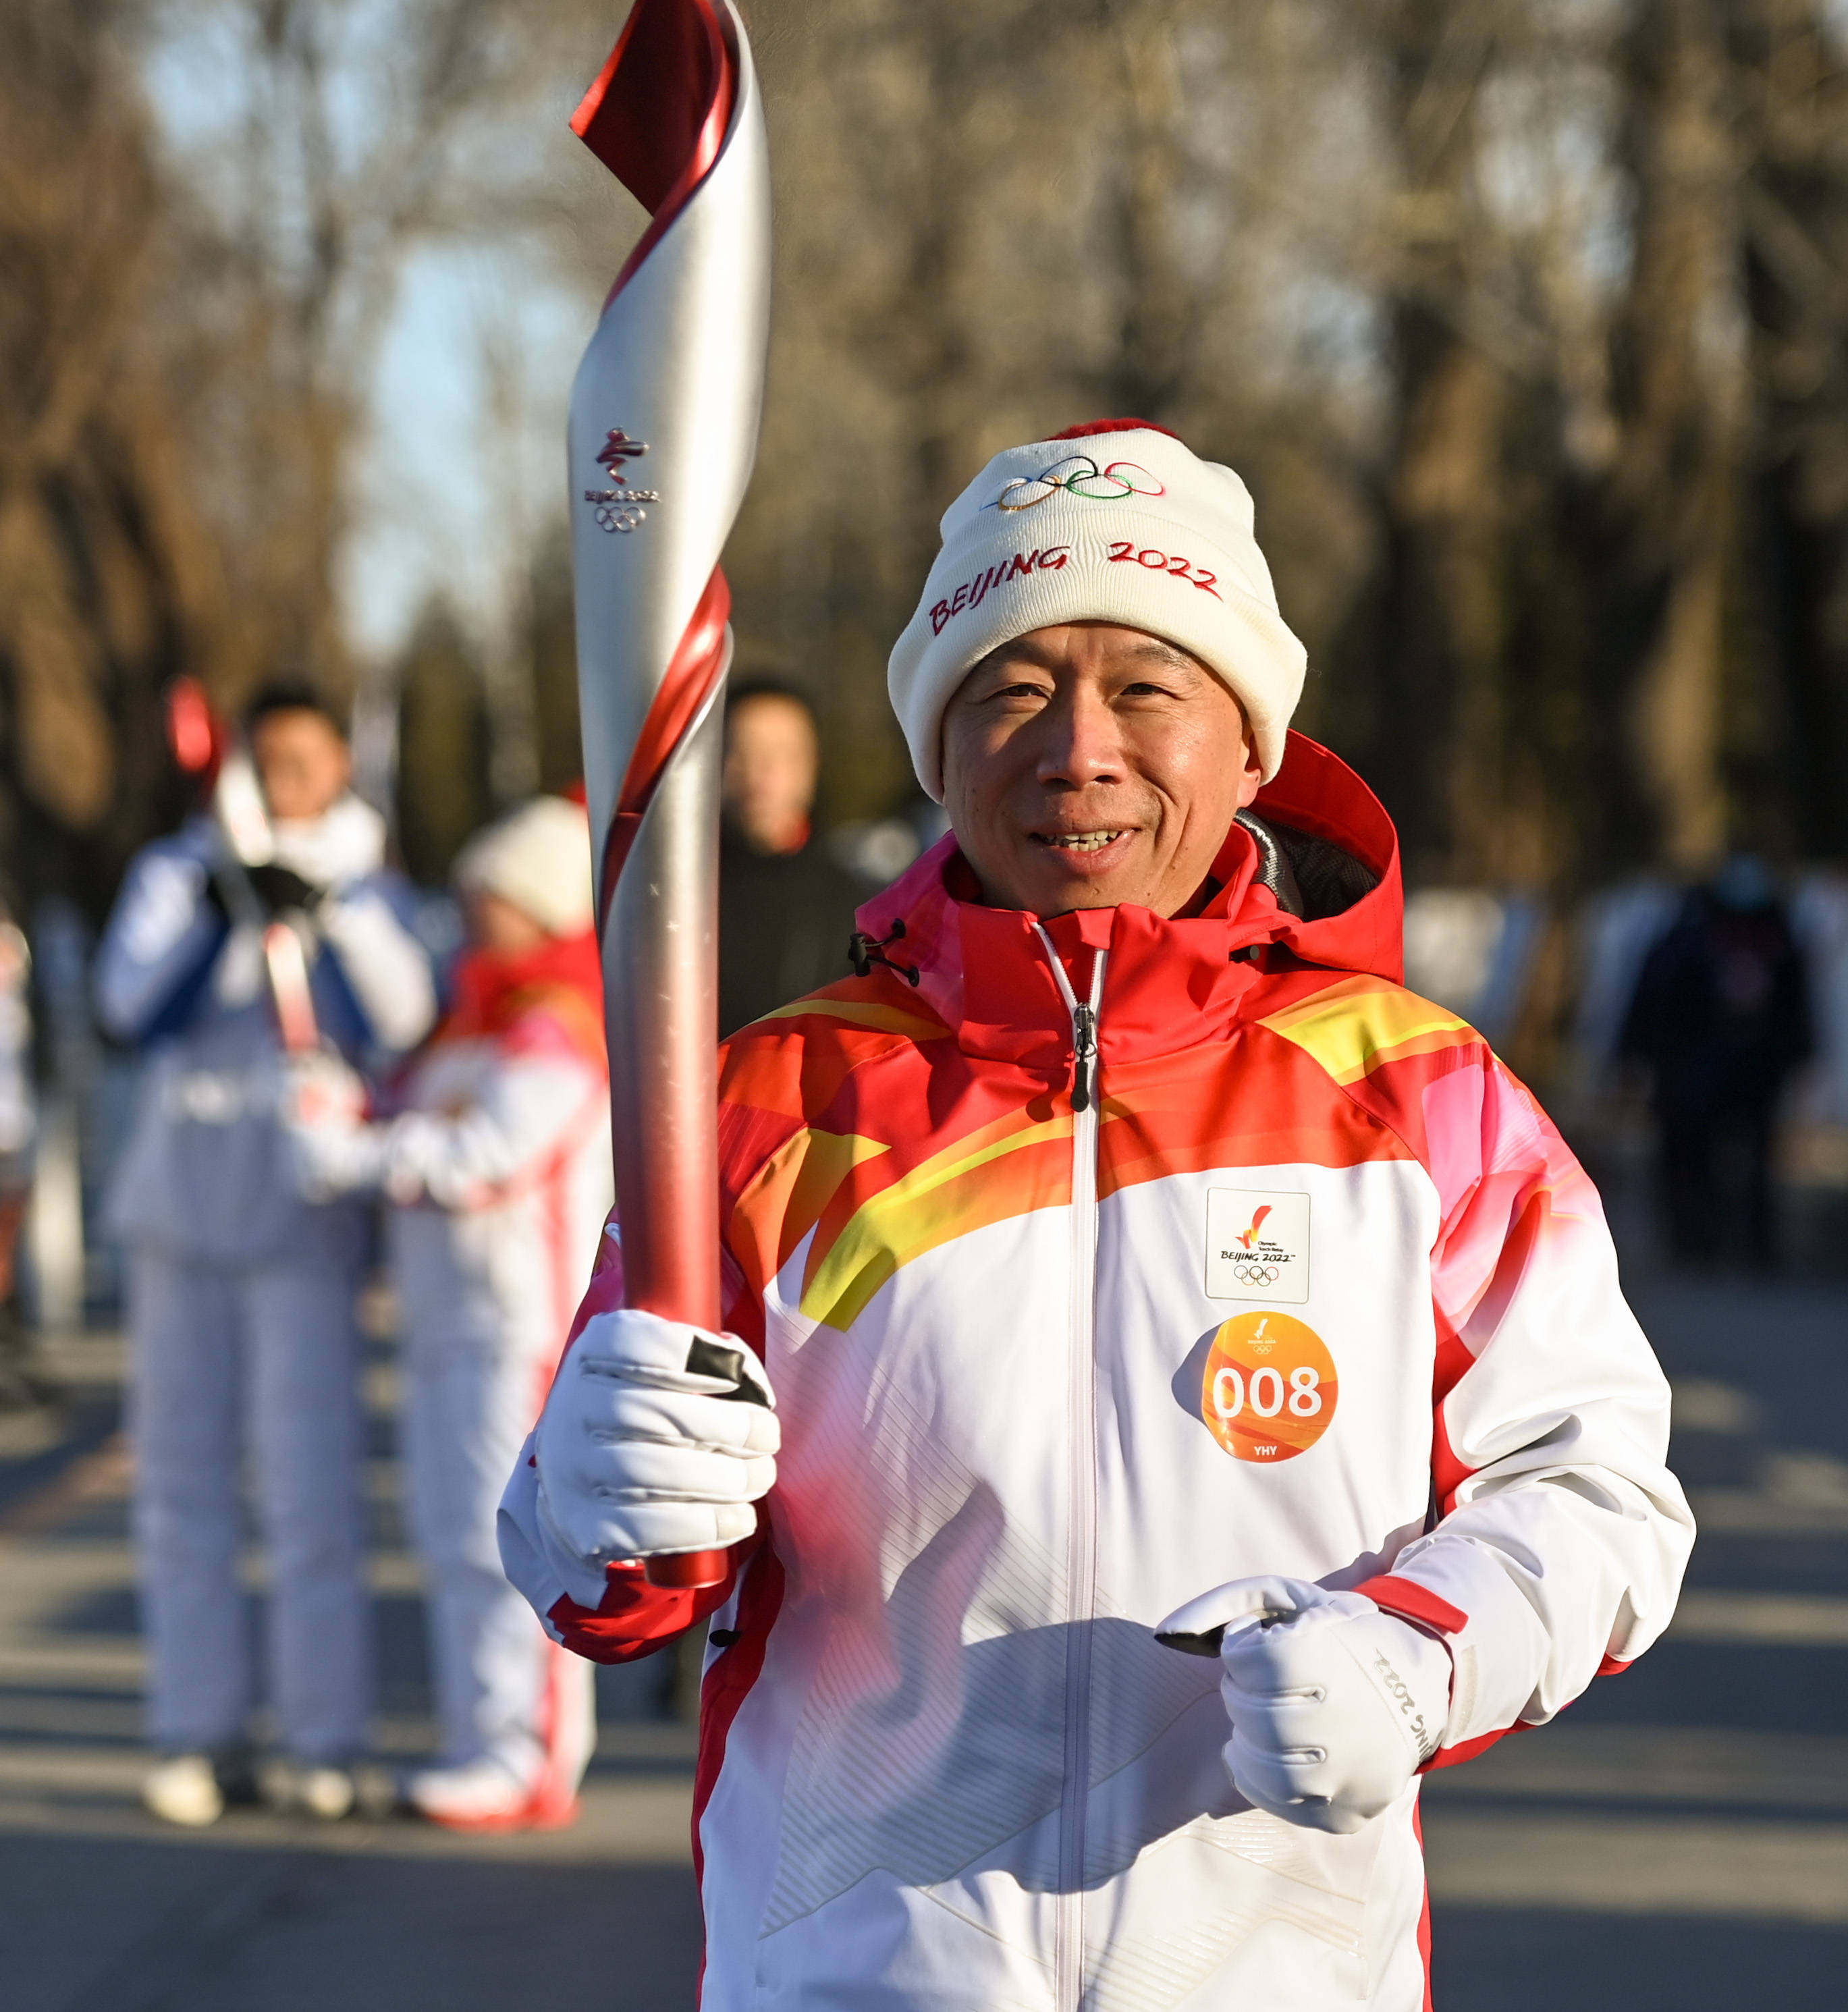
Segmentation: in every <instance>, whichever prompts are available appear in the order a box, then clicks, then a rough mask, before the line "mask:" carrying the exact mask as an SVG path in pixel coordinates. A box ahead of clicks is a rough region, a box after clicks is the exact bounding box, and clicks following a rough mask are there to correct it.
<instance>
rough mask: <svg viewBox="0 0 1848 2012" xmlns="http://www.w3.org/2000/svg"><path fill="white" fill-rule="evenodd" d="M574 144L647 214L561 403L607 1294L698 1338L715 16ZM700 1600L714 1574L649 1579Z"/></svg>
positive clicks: (744, 183)
mask: <svg viewBox="0 0 1848 2012" xmlns="http://www.w3.org/2000/svg"><path fill="white" fill-rule="evenodd" d="M571 123H572V127H573V130H574V131H575V132H576V134H578V135H579V137H580V138H581V139H582V140H583V141H584V143H585V144H587V146H588V147H589V148H590V149H591V151H592V152H594V154H595V155H597V157H598V159H599V160H600V161H601V162H603V164H604V165H605V166H606V167H607V168H608V169H609V170H610V172H611V173H612V174H614V175H615V177H616V178H617V179H618V180H619V181H620V182H622V184H623V186H624V187H626V188H627V189H628V190H629V191H630V193H631V194H633V196H634V197H635V198H636V199H637V202H640V204H641V205H643V207H644V209H647V210H648V212H649V213H650V220H649V223H648V228H647V229H646V230H645V231H644V233H643V234H642V237H641V238H640V241H639V242H638V243H637V244H636V246H635V248H634V249H633V251H631V252H630V255H629V256H628V258H627V259H626V260H625V261H624V262H623V267H622V269H621V270H620V271H619V273H617V275H616V279H615V284H614V285H613V286H612V287H611V289H610V291H609V295H608V298H607V299H606V301H605V303H604V307H603V312H602V316H601V319H600V320H599V322H598V326H597V330H596V333H595V334H594V336H593V337H591V340H590V346H589V348H587V350H586V351H585V354H584V359H583V362H582V363H581V364H580V366H579V369H578V375H577V381H576V384H575V385H574V387H573V392H572V400H571V421H570V438H569V456H570V481H571V511H572V531H573V555H574V562H575V576H576V592H577V637H578V690H579V698H580V712H581V714H582V719H583V737H584V772H585V781H586V792H587V801H588V806H589V809H590V818H591V829H592V832H593V833H594V835H595V844H596V858H597V864H598V890H597V891H598V909H597V913H598V932H599V936H600V939H601V944H602V950H603V975H604V1001H605V1023H606V1024H605V1033H606V1034H607V1036H608V1043H609V1054H610V1109H611V1118H612V1133H613V1143H614V1149H615V1179H616V1198H617V1207H618V1213H619V1218H620V1221H621V1225H622V1236H623V1274H624V1279H625V1291H626V1294H627V1296H628V1299H629V1302H630V1304H631V1305H632V1306H637V1307H647V1308H648V1310H649V1311H651V1312H655V1313H658V1314H660V1315H663V1316H664V1317H665V1318H669V1319H672V1320H680V1321H685V1322H690V1323H691V1324H694V1325H697V1326H701V1327H705V1328H715V1327H717V1326H718V1325H719V1318H720V1308H719V1161H718V1136H717V1126H716V1106H717V1083H716V1070H715V1051H716V1048H717V1046H718V1025H717V971H716V958H717V857H718V845H717V833H718V776H719V738H718V737H719V733H720V730H721V719H720V708H719V697H720V695H721V693H722V687H723V685H724V681H725V673H726V668H727V666H728V665H729V663H730V654H731V638H730V630H729V629H728V628H727V626H726V617H727V615H729V613H730V606H731V596H730V590H729V589H728V588H727V587H726V581H725V576H724V574H723V573H722V572H720V570H719V564H718V561H719V552H720V550H721V549H722V546H723V544H724V542H725V539H726V534H727V533H729V531H730V528H731V525H732V521H733V518H734V517H735V516H736V515H737V509H738V505H739V504H740V502H741V501H742V500H743V498H744V488H745V485H746V483H747V480H748V479H749V476H750V473H751V462H752V460H753V458H754V457H755V453H756V444H757V428H758V406H759V403H760V401H761V398H762V387H763V368H764V351H765V343H766V340H767V334H768V313H769V164H768V159H767V155H766V153H765V144H764V132H763V111H762V100H761V98H760V97H759V95H758V87H757V81H756V74H755V69H754V67H753V66H752V63H751V51H750V45H749V42H748V41H747V37H746V36H745V34H744V29H743V27H742V25H741V24H740V21H739V20H738V17H737V13H736V12H735V11H734V9H733V7H732V5H730V0H636V5H635V7H634V9H633V12H631V13H630V16H629V20H628V21H627V23H626V24H625V26H624V27H623V32H622V34H621V37H619V40H618V41H617V43H616V45H615V49H614V50H613V51H612V52H611V55H610V58H609V60H608V62H606V63H605V65H604V66H603V70H602V73H601V75H600V76H599V77H598V79H597V81H596V83H595V84H594V85H593V86H592V87H591V88H590V91H589V92H588V93H587V95H586V96H585V98H584V101H583V103H582V104H581V105H580V106H579V107H578V109H577V111H576V114H575V115H574V116H573V119H572V122H571ZM725 1571H726V1557H725V1554H724V1553H722V1552H690V1553H680V1554H672V1555H669V1556H666V1557H655V1558H651V1559H650V1560H649V1561H648V1573H649V1576H650V1578H651V1579H653V1580H654V1581H655V1582H656V1583H657V1584H662V1585H679V1586H700V1585H711V1584H714V1583H715V1582H718V1581H719V1580H720V1579H722V1578H723V1577H724V1575H725Z"/></svg>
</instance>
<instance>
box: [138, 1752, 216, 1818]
mask: <svg viewBox="0 0 1848 2012" xmlns="http://www.w3.org/2000/svg"><path fill="white" fill-rule="evenodd" d="M141 1800H142V1802H143V1803H144V1805H145V1806H146V1807H147V1809H148V1811H149V1812H150V1814H152V1815H155V1816H157V1817H159V1818H160V1820H161V1821H162V1823H170V1824H183V1825H184V1826H185V1827H186V1828H187V1829H188V1830H203V1829H204V1828H205V1826H206V1825H208V1824H215V1823H216V1822H217V1821H218V1820H219V1818H220V1817H222V1816H223V1814H224V1813H225V1798H224V1791H223V1789H220V1788H219V1785H218V1775H217V1774H216V1771H215V1770H214V1769H213V1768H212V1757H211V1755H210V1754H209V1753H175V1754H173V1755H171V1756H170V1757H169V1758H168V1759H166V1760H163V1761H162V1762H161V1764H159V1767H157V1768H152V1769H151V1770H150V1771H148V1774H147V1775H144V1777H143V1778H142V1781H141Z"/></svg>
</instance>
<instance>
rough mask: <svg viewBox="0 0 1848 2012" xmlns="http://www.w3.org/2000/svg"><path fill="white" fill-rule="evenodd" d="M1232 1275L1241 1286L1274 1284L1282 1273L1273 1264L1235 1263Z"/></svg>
mask: <svg viewBox="0 0 1848 2012" xmlns="http://www.w3.org/2000/svg"><path fill="white" fill-rule="evenodd" d="M1232 1275H1233V1279H1235V1280H1236V1282H1238V1283H1239V1284H1240V1285H1241V1286H1274V1285H1275V1284H1276V1282H1277V1281H1278V1279H1279V1278H1280V1277H1281V1276H1282V1274H1281V1273H1280V1272H1279V1271H1278V1269H1277V1268H1276V1266H1275V1265H1233V1268H1232Z"/></svg>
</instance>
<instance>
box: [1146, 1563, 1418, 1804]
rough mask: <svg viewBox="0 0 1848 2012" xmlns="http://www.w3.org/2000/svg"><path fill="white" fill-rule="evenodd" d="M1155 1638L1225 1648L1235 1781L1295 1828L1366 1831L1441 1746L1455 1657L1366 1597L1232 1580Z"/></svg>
mask: <svg viewBox="0 0 1848 2012" xmlns="http://www.w3.org/2000/svg"><path fill="white" fill-rule="evenodd" d="M1222 1630H1223V1631H1224V1632H1223V1634H1222V1633H1221V1632H1220V1631H1222ZM1155 1633H1156V1636H1157V1638H1158V1639H1159V1640H1161V1641H1163V1642H1165V1643H1168V1646H1170V1647H1173V1648H1185V1649H1188V1650H1193V1652H1194V1653H1200V1654H1206V1655H1211V1654H1212V1653H1215V1647H1216V1649H1217V1653H1218V1657H1219V1667H1220V1671H1221V1675H1220V1678H1219V1695H1220V1696H1222V1698H1223V1699H1224V1700H1225V1709H1226V1711H1227V1713H1228V1714H1229V1715H1230V1717H1231V1719H1232V1738H1231V1739H1230V1740H1229V1742H1228V1743H1227V1744H1226V1746H1225V1750H1224V1758H1225V1769H1226V1772H1227V1773H1228V1774H1229V1775H1231V1777H1232V1779H1233V1785H1234V1786H1235V1787H1236V1789H1237V1790H1238V1792H1239V1793H1240V1795H1241V1796H1243V1797H1244V1798H1245V1800H1247V1802H1248V1803H1251V1804H1252V1805H1253V1806H1254V1807H1256V1808H1258V1809H1261V1810H1268V1812H1269V1813H1270V1814H1271V1815H1272V1816H1274V1817H1281V1818H1283V1821H1285V1822H1286V1823H1293V1824H1301V1825H1306V1826H1307V1827H1308V1828H1310V1829H1312V1830H1325V1831H1334V1832H1350V1831H1357V1830H1358V1829H1360V1828H1361V1826H1362V1825H1364V1824H1366V1823H1368V1822H1371V1821H1372V1819H1373V1818H1375V1817H1376V1816H1378V1815H1379V1813H1380V1811H1381V1810H1383V1809H1385V1808H1386V1807H1387V1806H1388V1805H1389V1804H1390V1803H1393V1802H1394V1801H1396V1800H1397V1798H1398V1797H1399V1796H1400V1795H1401V1794H1403V1793H1404V1790H1405V1787H1406V1785H1407V1783H1408V1782H1410V1781H1411V1778H1412V1776H1413V1775H1415V1774H1416V1773H1417V1771H1418V1769H1419V1768H1421V1767H1422V1765H1423V1764H1424V1763H1425V1761H1427V1760H1429V1759H1430V1757H1432V1754H1433V1753H1436V1751H1437V1750H1438V1748H1439V1746H1441V1745H1442V1743H1443V1729H1444V1722H1445V1721H1446V1720H1447V1718H1449V1716H1450V1651H1449V1650H1447V1649H1446V1648H1445V1647H1444V1646H1443V1643H1441V1642H1440V1641H1439V1640H1437V1639H1435V1638H1434V1637H1433V1636H1429V1635H1427V1634H1425V1632H1423V1631H1422V1629H1418V1628H1415V1627H1414V1626H1413V1625H1411V1622H1410V1621H1401V1620H1400V1618H1398V1616H1397V1614H1388V1613H1386V1612H1385V1611H1383V1610H1382V1609H1381V1608H1380V1607H1375V1605H1374V1604H1373V1602H1372V1600H1368V1599H1367V1598H1366V1597H1365V1596H1364V1595H1363V1594H1361V1593H1329V1592H1325V1591H1324V1590H1323V1589H1322V1587H1320V1586H1311V1585H1310V1584H1308V1582H1307V1581H1305V1580H1303V1579H1234V1580H1233V1582H1231V1584H1230V1585H1229V1586H1221V1587H1219V1588H1218V1589H1217V1590H1216V1591H1215V1592H1212V1593H1204V1594H1202V1595H1201V1596H1200V1598H1199V1599H1198V1600H1190V1601H1189V1602H1188V1603H1187V1604H1186V1606H1185V1607H1179V1608H1178V1609H1177V1610H1176V1611H1175V1612H1174V1613H1172V1614H1169V1616H1168V1618H1167V1619H1166V1620H1165V1621H1163V1622H1161V1625H1159V1626H1158V1628H1157V1629H1156V1630H1155Z"/></svg>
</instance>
